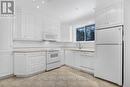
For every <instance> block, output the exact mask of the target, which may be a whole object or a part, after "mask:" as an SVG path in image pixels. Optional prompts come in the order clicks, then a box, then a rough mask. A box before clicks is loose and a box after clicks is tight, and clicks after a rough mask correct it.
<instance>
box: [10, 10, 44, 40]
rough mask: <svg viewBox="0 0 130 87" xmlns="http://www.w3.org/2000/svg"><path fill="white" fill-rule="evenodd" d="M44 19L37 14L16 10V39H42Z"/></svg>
mask: <svg viewBox="0 0 130 87" xmlns="http://www.w3.org/2000/svg"><path fill="white" fill-rule="evenodd" d="M41 20H42V19H41V18H40V17H39V16H38V15H35V14H33V15H32V14H31V13H25V12H22V10H21V9H17V10H16V18H15V29H14V31H13V39H14V40H36V41H40V40H42V23H41V22H42V21H41Z"/></svg>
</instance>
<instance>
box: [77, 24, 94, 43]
mask: <svg viewBox="0 0 130 87" xmlns="http://www.w3.org/2000/svg"><path fill="white" fill-rule="evenodd" d="M94 40H95V24H93V25H88V26H85V27H80V28H77V29H76V41H94Z"/></svg>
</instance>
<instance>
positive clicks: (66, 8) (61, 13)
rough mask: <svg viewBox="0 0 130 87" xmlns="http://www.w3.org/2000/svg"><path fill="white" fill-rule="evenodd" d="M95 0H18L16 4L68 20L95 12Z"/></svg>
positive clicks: (38, 12) (61, 19)
mask: <svg viewBox="0 0 130 87" xmlns="http://www.w3.org/2000/svg"><path fill="white" fill-rule="evenodd" d="M95 2H96V0H16V5H17V6H18V7H21V8H22V9H24V10H29V11H32V12H35V13H37V14H42V15H48V16H51V17H53V18H56V19H58V20H60V21H62V22H66V21H71V20H75V19H78V18H81V17H84V16H87V15H90V14H91V13H94V8H95Z"/></svg>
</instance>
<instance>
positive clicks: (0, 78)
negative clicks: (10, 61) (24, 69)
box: [0, 74, 14, 80]
mask: <svg viewBox="0 0 130 87" xmlns="http://www.w3.org/2000/svg"><path fill="white" fill-rule="evenodd" d="M13 76H14V75H13V74H11V75H6V76H2V77H0V80H3V79H8V78H10V77H13Z"/></svg>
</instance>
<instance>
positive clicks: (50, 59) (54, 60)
mask: <svg viewBox="0 0 130 87" xmlns="http://www.w3.org/2000/svg"><path fill="white" fill-rule="evenodd" d="M59 51H60V50H57V49H53V50H47V59H46V62H47V65H46V70H47V71H48V70H52V69H55V68H58V67H60V66H61V59H60V56H59Z"/></svg>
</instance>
